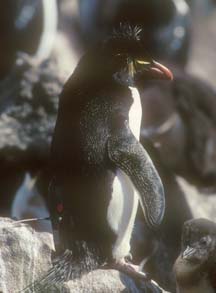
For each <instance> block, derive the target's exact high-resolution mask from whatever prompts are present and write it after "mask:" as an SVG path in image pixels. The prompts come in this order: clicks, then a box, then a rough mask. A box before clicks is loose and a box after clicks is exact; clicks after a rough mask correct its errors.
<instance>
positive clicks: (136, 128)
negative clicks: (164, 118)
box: [129, 87, 142, 140]
mask: <svg viewBox="0 0 216 293" xmlns="http://www.w3.org/2000/svg"><path fill="white" fill-rule="evenodd" d="M129 89H130V91H131V95H132V98H133V104H132V106H131V108H130V111H129V127H130V129H131V131H132V133H133V135H134V136H135V137H136V139H137V140H139V139H140V128H141V121H142V106H141V101H140V94H139V92H138V90H137V88H135V87H129Z"/></svg>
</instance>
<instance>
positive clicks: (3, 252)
mask: <svg viewBox="0 0 216 293" xmlns="http://www.w3.org/2000/svg"><path fill="white" fill-rule="evenodd" d="M52 249H53V240H52V236H51V234H49V233H37V232H35V231H34V230H33V229H32V228H31V227H29V226H28V225H24V224H18V223H17V224H16V222H15V221H12V220H10V219H8V218H1V219H0V292H4V293H16V292H19V291H20V290H22V289H23V288H24V287H25V286H27V285H28V284H29V283H30V282H32V281H34V280H35V278H38V276H42V275H43V274H44V273H45V272H46V271H47V270H48V269H49V268H50V266H51V252H52ZM32 292H33V291H32Z"/></svg>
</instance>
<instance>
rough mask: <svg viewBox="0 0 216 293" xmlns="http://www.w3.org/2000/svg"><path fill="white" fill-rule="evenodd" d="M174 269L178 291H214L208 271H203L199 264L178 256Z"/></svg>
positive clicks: (212, 292)
mask: <svg viewBox="0 0 216 293" xmlns="http://www.w3.org/2000/svg"><path fill="white" fill-rule="evenodd" d="M174 269H175V274H176V281H177V288H178V290H177V292H178V293H202V292H206V293H214V289H213V288H212V286H211V283H210V280H209V278H208V273H207V272H204V271H203V267H202V265H201V264H196V265H195V264H192V263H191V262H189V261H186V260H184V259H182V258H181V256H180V257H179V258H178V259H177V261H176V263H175V266H174Z"/></svg>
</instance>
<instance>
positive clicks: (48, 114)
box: [0, 54, 63, 163]
mask: <svg viewBox="0 0 216 293" xmlns="http://www.w3.org/2000/svg"><path fill="white" fill-rule="evenodd" d="M62 86H63V77H61V76H60V74H59V72H58V69H57V67H56V66H55V62H54V61H53V60H48V61H44V62H43V63H41V64H39V65H38V64H37V60H35V59H33V58H30V57H29V56H27V55H26V54H22V55H20V56H19V57H18V58H17V63H16V66H15V67H14V69H13V71H12V72H11V74H10V75H9V76H8V77H7V78H6V79H4V80H2V81H1V82H0V135H1V142H0V160H1V161H2V162H4V163H18V162H22V163H24V162H29V161H37V160H39V161H41V160H42V161H43V160H44V158H46V157H47V155H48V149H49V144H50V140H51V135H52V131H53V128H54V125H55V119H56V113H57V107H58V95H59V93H60V91H61V89H62Z"/></svg>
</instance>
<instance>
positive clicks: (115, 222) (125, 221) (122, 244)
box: [107, 87, 142, 259]
mask: <svg viewBox="0 0 216 293" xmlns="http://www.w3.org/2000/svg"><path fill="white" fill-rule="evenodd" d="M130 90H131V93H132V97H133V100H134V102H133V104H132V106H131V109H130V112H129V127H130V129H131V131H132V133H133V134H134V136H135V137H136V139H137V140H139V138H140V127H141V120H142V108H141V102H140V95H139V92H138V90H137V89H136V88H132V87H130ZM137 208H138V193H137V191H136V189H135V187H134V185H133V183H132V182H131V180H130V178H129V177H128V176H127V175H126V174H125V173H124V172H123V171H122V170H120V169H118V170H117V173H116V177H115V179H114V182H113V193H112V199H111V201H110V204H109V207H108V213H107V219H108V222H109V224H110V226H111V228H112V229H113V230H114V231H115V232H116V233H117V235H118V236H117V240H116V243H115V245H114V247H113V257H114V258H115V259H121V258H123V257H125V256H126V255H127V254H128V253H129V252H130V238H131V233H132V230H133V225H134V221H135V217H136V213H137Z"/></svg>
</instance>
